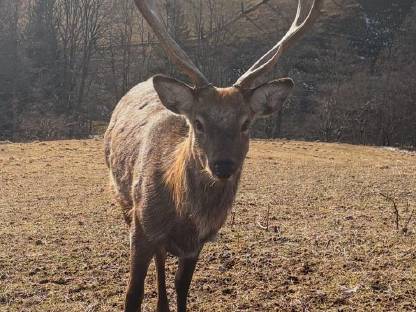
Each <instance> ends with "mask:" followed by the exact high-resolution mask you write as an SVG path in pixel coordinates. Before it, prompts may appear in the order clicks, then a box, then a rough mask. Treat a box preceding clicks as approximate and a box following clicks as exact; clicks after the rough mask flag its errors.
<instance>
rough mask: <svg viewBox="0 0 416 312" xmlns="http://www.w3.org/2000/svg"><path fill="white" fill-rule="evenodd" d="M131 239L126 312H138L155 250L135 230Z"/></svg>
mask: <svg viewBox="0 0 416 312" xmlns="http://www.w3.org/2000/svg"><path fill="white" fill-rule="evenodd" d="M131 231H134V232H133V235H132V236H131V238H130V279H129V285H128V287H127V293H126V299H125V305H124V311H125V312H138V311H141V306H142V302H143V297H144V281H145V278H146V274H147V269H148V268H149V264H150V261H151V260H152V257H153V254H154V249H153V247H152V246H151V245H150V244H149V243H148V242H147V240H146V239H145V237H144V235H143V234H142V233H141V232H140V233H138V231H135V229H134V228H132V229H131Z"/></svg>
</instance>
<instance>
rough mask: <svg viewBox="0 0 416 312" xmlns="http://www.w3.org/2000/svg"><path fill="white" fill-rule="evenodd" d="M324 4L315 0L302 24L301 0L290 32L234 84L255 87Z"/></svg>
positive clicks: (312, 21) (244, 87) (307, 26)
mask: <svg viewBox="0 0 416 312" xmlns="http://www.w3.org/2000/svg"><path fill="white" fill-rule="evenodd" d="M322 4H323V0H314V1H313V4H312V7H311V9H310V11H309V14H308V16H307V17H306V18H305V20H304V21H303V22H302V23H301V24H299V19H300V15H301V12H302V0H299V2H298V8H297V11H296V16H295V19H294V20H293V23H292V25H291V26H290V28H289V30H288V32H287V33H286V34H285V35H284V36H283V38H282V39H281V40H280V41H279V42H278V43H277V44H276V45H275V46H274V47H273V48H272V49H270V50H269V51H268V52H267V53H266V54H264V55H263V56H262V57H261V58H260V59H259V60H258V61H257V62H256V63H254V65H253V66H251V67H250V69H249V70H248V71H247V72H245V73H244V74H243V75H242V76H241V77H240V78H239V79H238V80H237V82H236V83H235V84H234V86H235V87H239V88H242V89H250V88H253V87H254V84H255V81H256V80H257V79H258V78H261V77H262V76H263V75H264V74H265V73H267V72H269V71H270V70H271V69H272V68H273V67H274V65H276V63H277V61H278V59H279V57H280V56H281V55H282V54H283V52H284V51H285V50H286V49H288V48H289V47H290V46H291V45H292V44H294V43H295V42H296V41H297V40H299V39H300V37H302V35H303V34H304V33H305V32H306V31H307V30H308V29H309V27H310V26H312V25H313V23H314V22H315V21H316V20H317V18H318V17H319V15H320V12H321V8H322Z"/></svg>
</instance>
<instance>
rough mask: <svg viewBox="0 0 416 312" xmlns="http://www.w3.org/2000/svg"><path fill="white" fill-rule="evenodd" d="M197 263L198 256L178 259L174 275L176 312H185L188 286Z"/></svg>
mask: <svg viewBox="0 0 416 312" xmlns="http://www.w3.org/2000/svg"><path fill="white" fill-rule="evenodd" d="M197 262H198V256H195V257H192V258H179V265H178V270H177V271H176V275H175V288H176V295H177V307H178V312H186V301H187V297H188V292H189V286H190V285H191V281H192V276H193V274H194V271H195V267H196V263H197Z"/></svg>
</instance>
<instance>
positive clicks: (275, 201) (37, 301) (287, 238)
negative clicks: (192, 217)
mask: <svg viewBox="0 0 416 312" xmlns="http://www.w3.org/2000/svg"><path fill="white" fill-rule="evenodd" d="M415 181H416V156H415V155H414V154H406V153H401V152H398V151H394V150H392V151H390V150H384V149H379V148H371V147H358V146H351V145H341V144H324V143H306V142H291V141H256V142H253V143H252V146H251V151H250V154H249V157H248V159H247V161H246V165H245V170H244V174H243V177H242V183H241V188H240V191H239V195H238V198H237V200H236V203H235V205H234V210H233V212H232V215H231V216H230V218H229V220H228V222H227V224H226V225H225V226H224V228H223V229H222V231H221V233H220V235H219V238H218V240H217V241H216V242H214V243H210V244H208V245H207V246H206V248H205V249H204V251H203V253H202V256H201V259H200V261H199V263H198V268H197V272H196V274H195V276H194V279H193V282H192V288H191V292H190V299H189V301H190V304H189V308H190V311H323V310H329V311H415V310H416V299H415V298H416V234H415V232H416V220H415V219H416V217H415V218H413V219H411V220H410V222H408V223H407V220H408V218H409V217H410V215H411V210H412V209H413V208H416V190H415V187H416V182H415ZM107 186H108V173H107V169H106V167H105V165H104V156H103V146H102V142H101V141H100V140H85V141H56V142H36V143H30V144H7V143H6V144H2V145H1V146H0V311H42V312H44V311H55V312H56V311H121V309H122V303H123V297H124V290H125V287H126V283H127V278H128V256H129V251H128V234H127V228H126V226H125V225H124V221H123V218H122V215H121V212H120V209H119V207H118V206H117V205H115V204H114V203H113V201H112V199H111V197H110V193H109V191H108V187H107ZM380 193H383V194H389V196H391V197H393V198H395V200H396V202H397V206H398V210H399V213H400V218H399V219H400V227H401V228H400V229H402V227H405V226H406V223H407V226H406V227H407V231H401V230H399V231H397V230H396V226H395V215H394V210H393V208H392V204H391V202H388V201H386V200H385V198H383V197H382V196H380ZM267 212H268V213H267ZM267 216H268V217H267ZM266 219H268V220H266ZM259 224H260V225H261V226H260V225H259ZM267 224H268V230H265V229H264V227H266V225H267ZM175 268H176V260H175V259H174V258H173V257H172V258H169V259H168V267H167V271H168V288H169V290H168V291H169V296H170V302H171V306H172V309H173V307H174V302H175V298H174V297H175V296H174V288H173V275H174V271H175ZM155 283H156V280H155V272H154V265H153V264H152V266H151V268H150V270H149V274H148V278H147V285H146V298H145V307H144V311H154V310H155V305H156V297H157V294H156V284H155Z"/></svg>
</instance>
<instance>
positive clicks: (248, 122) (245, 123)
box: [241, 119, 250, 132]
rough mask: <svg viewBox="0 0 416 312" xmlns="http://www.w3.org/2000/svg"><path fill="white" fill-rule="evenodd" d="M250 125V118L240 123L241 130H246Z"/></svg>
mask: <svg viewBox="0 0 416 312" xmlns="http://www.w3.org/2000/svg"><path fill="white" fill-rule="evenodd" d="M249 127H250V120H248V119H247V120H246V121H245V122H244V123H243V124H242V125H241V132H247V131H248V128H249Z"/></svg>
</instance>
